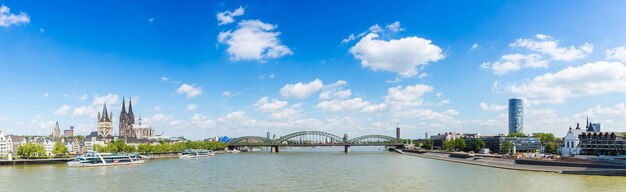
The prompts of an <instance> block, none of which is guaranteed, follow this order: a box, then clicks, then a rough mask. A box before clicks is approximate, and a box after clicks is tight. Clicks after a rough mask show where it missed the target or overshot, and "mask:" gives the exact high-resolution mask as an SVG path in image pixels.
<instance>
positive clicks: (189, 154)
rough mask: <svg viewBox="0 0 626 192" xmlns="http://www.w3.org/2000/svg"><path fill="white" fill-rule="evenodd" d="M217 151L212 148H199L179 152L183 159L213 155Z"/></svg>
mask: <svg viewBox="0 0 626 192" xmlns="http://www.w3.org/2000/svg"><path fill="white" fill-rule="evenodd" d="M213 155H215V153H214V152H213V151H211V150H199V149H185V150H184V151H183V152H182V153H180V154H179V157H180V158H181V159H193V158H198V157H208V156H213Z"/></svg>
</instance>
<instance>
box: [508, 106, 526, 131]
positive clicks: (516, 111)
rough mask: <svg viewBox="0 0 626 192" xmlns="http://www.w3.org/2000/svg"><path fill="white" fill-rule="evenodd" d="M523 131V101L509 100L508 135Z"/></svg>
mask: <svg viewBox="0 0 626 192" xmlns="http://www.w3.org/2000/svg"><path fill="white" fill-rule="evenodd" d="M523 131H524V100H522V99H518V98H514V99H509V134H511V133H523Z"/></svg>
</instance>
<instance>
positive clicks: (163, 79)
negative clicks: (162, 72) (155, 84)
mask: <svg viewBox="0 0 626 192" xmlns="http://www.w3.org/2000/svg"><path fill="white" fill-rule="evenodd" d="M169 80H170V78H169V77H167V76H161V81H169Z"/></svg>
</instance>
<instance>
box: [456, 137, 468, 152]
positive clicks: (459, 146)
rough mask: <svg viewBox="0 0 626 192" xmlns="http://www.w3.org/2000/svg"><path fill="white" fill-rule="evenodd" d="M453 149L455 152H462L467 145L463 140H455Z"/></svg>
mask: <svg viewBox="0 0 626 192" xmlns="http://www.w3.org/2000/svg"><path fill="white" fill-rule="evenodd" d="M454 147H455V148H456V150H457V151H460V150H464V149H465V148H466V147H467V143H466V142H465V139H463V138H457V139H455V140H454Z"/></svg>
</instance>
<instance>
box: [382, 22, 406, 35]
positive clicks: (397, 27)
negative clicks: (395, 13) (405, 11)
mask: <svg viewBox="0 0 626 192" xmlns="http://www.w3.org/2000/svg"><path fill="white" fill-rule="evenodd" d="M385 28H387V29H388V30H389V31H391V32H394V33H397V32H400V31H404V28H402V27H400V22H399V21H396V22H393V23H392V24H389V25H387V26H385Z"/></svg>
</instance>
